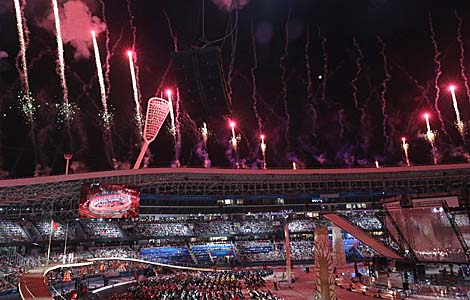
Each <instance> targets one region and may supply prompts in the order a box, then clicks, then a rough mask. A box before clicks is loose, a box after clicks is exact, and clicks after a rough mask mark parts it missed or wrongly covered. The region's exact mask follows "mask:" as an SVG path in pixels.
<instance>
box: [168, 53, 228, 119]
mask: <svg viewBox="0 0 470 300" xmlns="http://www.w3.org/2000/svg"><path fill="white" fill-rule="evenodd" d="M172 67H173V71H174V73H175V76H176V81H177V83H178V89H179V93H180V98H181V101H182V104H183V107H184V109H185V110H186V111H187V112H188V113H189V115H190V116H191V117H192V118H193V119H194V120H195V121H198V122H202V121H204V122H208V121H209V122H210V121H211V120H220V118H221V117H222V116H224V115H228V114H229V111H230V109H229V107H228V104H227V93H226V89H225V87H226V84H225V79H224V74H223V68H222V60H221V56H220V49H219V48H217V47H207V48H198V49H191V50H188V51H180V52H176V53H173V54H172Z"/></svg>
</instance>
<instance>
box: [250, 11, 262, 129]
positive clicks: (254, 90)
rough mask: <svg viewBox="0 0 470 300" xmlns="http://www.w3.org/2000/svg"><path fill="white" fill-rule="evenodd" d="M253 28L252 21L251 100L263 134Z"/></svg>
mask: <svg viewBox="0 0 470 300" xmlns="http://www.w3.org/2000/svg"><path fill="white" fill-rule="evenodd" d="M253 27H254V25H253V19H251V45H252V49H253V67H251V69H250V73H251V86H252V92H251V98H252V99H253V111H254V112H255V116H256V121H257V122H258V132H261V131H262V130H263V122H262V120H261V117H260V115H259V112H258V98H257V95H258V91H257V88H256V75H255V72H256V70H257V69H258V57H257V54H256V38H255V32H254V28H253Z"/></svg>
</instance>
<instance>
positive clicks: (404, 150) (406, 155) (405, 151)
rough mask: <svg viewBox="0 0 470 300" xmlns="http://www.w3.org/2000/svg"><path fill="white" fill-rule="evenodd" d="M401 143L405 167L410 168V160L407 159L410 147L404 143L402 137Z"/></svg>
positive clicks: (404, 139)
mask: <svg viewBox="0 0 470 300" xmlns="http://www.w3.org/2000/svg"><path fill="white" fill-rule="evenodd" d="M401 141H402V144H401V146H402V148H403V152H404V153H405V159H406V165H407V166H408V167H409V166H410V159H409V157H408V149H409V147H410V145H409V144H408V143H407V142H406V138H405V137H402V138H401Z"/></svg>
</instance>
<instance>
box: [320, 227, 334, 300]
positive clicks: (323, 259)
mask: <svg viewBox="0 0 470 300" xmlns="http://www.w3.org/2000/svg"><path fill="white" fill-rule="evenodd" d="M315 281H316V287H315V297H316V299H320V300H336V299H337V298H336V291H335V275H334V274H333V258H332V255H331V243H330V239H329V238H328V228H326V227H315Z"/></svg>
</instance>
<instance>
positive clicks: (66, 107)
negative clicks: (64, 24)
mask: <svg viewBox="0 0 470 300" xmlns="http://www.w3.org/2000/svg"><path fill="white" fill-rule="evenodd" d="M52 8H53V10H54V20H55V30H56V34H57V50H58V60H59V76H60V82H61V85H62V92H63V97H64V113H65V115H64V118H65V120H66V121H67V122H69V121H70V119H71V117H72V115H70V113H71V111H70V109H69V107H70V105H69V91H68V89H67V82H66V79H65V60H64V43H63V41H62V31H61V29H60V17H59V7H58V6H57V0H52Z"/></svg>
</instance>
